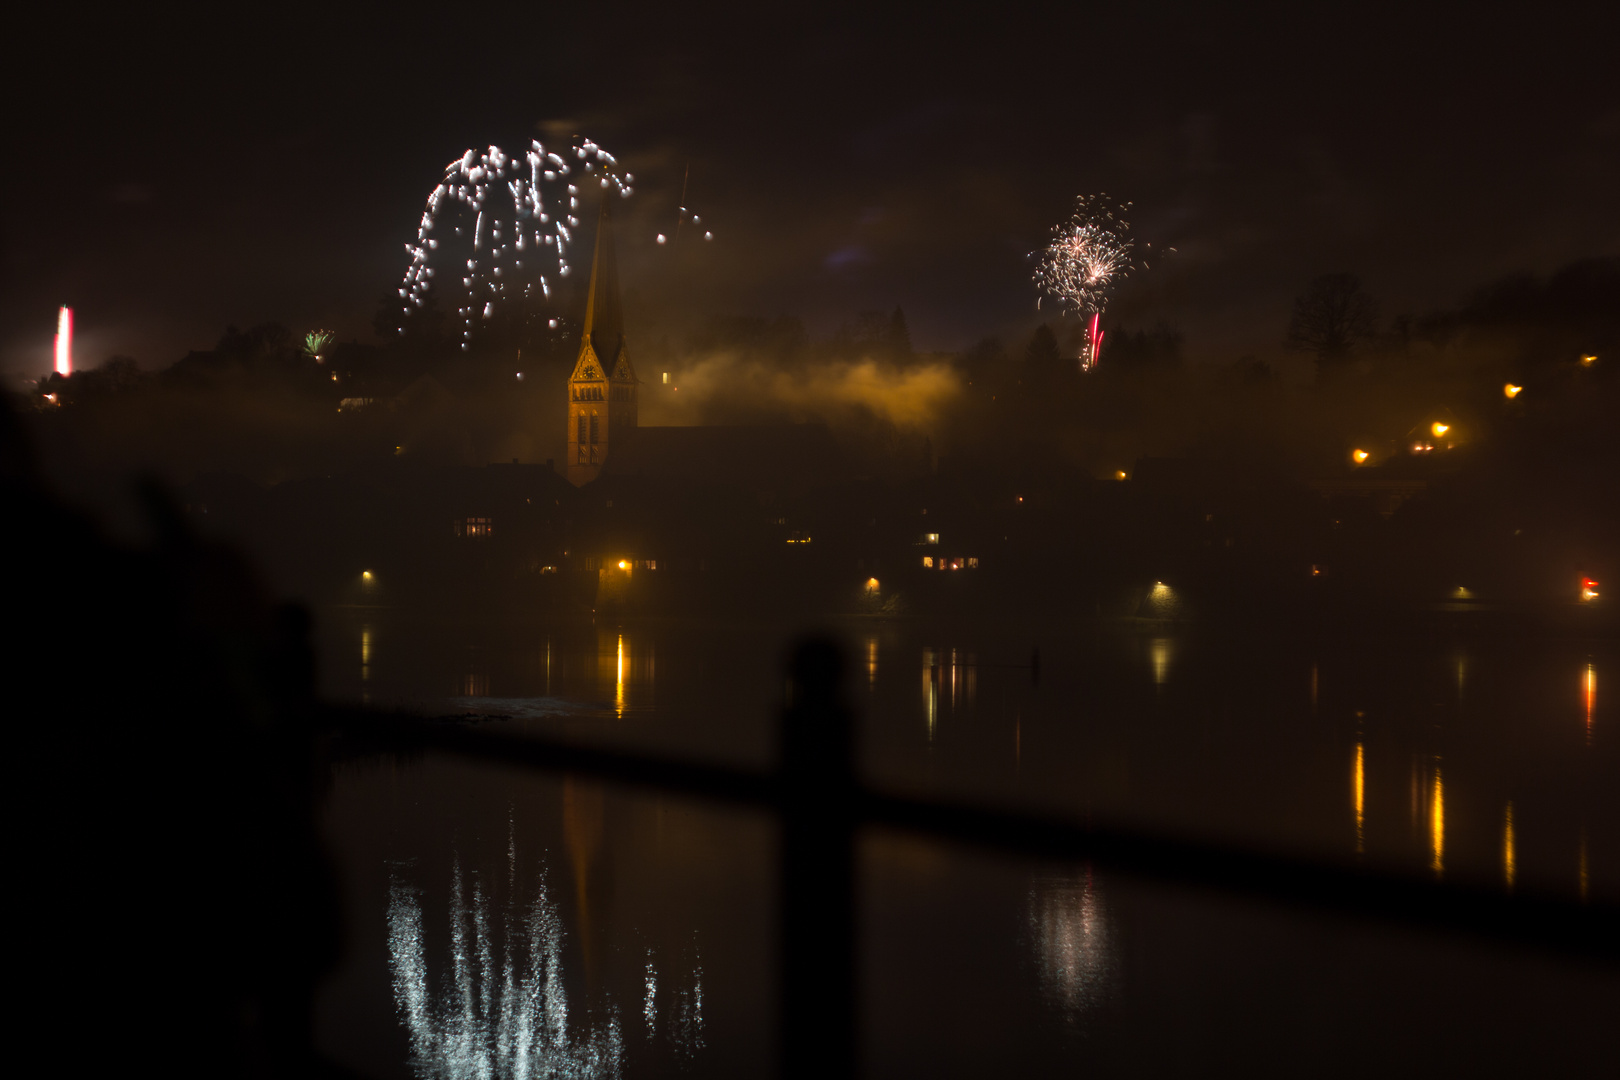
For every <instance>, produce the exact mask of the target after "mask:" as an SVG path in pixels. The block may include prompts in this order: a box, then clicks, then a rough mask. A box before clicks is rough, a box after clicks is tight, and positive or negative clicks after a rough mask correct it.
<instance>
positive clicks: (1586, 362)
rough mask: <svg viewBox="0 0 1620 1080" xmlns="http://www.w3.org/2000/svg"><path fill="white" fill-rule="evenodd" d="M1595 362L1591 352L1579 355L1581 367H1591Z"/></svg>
mask: <svg viewBox="0 0 1620 1080" xmlns="http://www.w3.org/2000/svg"><path fill="white" fill-rule="evenodd" d="M1595 363H1597V357H1596V356H1593V355H1592V354H1591V353H1587V354H1586V355H1585V356H1583V357H1581V367H1591V366H1592V365H1593V364H1595Z"/></svg>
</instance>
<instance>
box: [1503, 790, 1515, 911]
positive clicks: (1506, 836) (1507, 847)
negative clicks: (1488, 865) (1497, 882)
mask: <svg viewBox="0 0 1620 1080" xmlns="http://www.w3.org/2000/svg"><path fill="white" fill-rule="evenodd" d="M1517 870H1518V853H1517V852H1516V851H1515V850H1514V846H1513V804H1512V803H1511V802H1510V803H1508V804H1507V810H1506V812H1505V813H1503V815H1502V881H1503V883H1504V884H1506V885H1507V887H1508V889H1509V890H1511V889H1512V888H1513V877H1514V874H1515V873H1516V872H1517Z"/></svg>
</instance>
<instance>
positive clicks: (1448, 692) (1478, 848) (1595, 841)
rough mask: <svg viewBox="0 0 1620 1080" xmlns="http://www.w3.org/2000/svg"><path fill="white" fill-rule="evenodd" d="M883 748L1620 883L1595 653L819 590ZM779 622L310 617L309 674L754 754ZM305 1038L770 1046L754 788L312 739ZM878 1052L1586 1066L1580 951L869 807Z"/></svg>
mask: <svg viewBox="0 0 1620 1080" xmlns="http://www.w3.org/2000/svg"><path fill="white" fill-rule="evenodd" d="M826 629H829V630H830V631H831V632H832V633H834V634H835V635H836V636H837V637H838V638H839V639H840V640H841V641H843V642H844V644H845V648H846V652H847V656H848V660H849V672H848V679H847V686H846V689H847V694H848V697H849V700H850V702H851V704H852V705H854V707H855V708H856V711H857V713H858V715H859V717H860V728H859V731H860V763H861V769H862V771H863V773H864V775H865V777H866V779H867V780H868V782H870V783H871V784H873V785H875V786H877V787H880V788H883V789H886V790H893V791H899V792H915V793H935V794H949V795H951V796H954V797H959V798H963V799H967V800H972V801H980V802H984V803H987V804H994V805H1017V806H1026V807H1037V808H1043V809H1047V810H1050V811H1053V812H1055V813H1061V814H1064V815H1067V816H1073V817H1076V818H1085V817H1090V818H1092V819H1094V820H1099V821H1107V822H1115V823H1124V824H1129V825H1132V826H1136V827H1142V828H1150V829H1153V830H1157V831H1161V832H1165V833H1168V834H1172V835H1176V836H1186V837H1193V838H1199V839H1206V840H1213V841H1216V842H1220V843H1224V844H1231V845H1234V846H1238V847H1242V848H1250V849H1261V850H1267V851H1273V852H1278V853H1284V854H1291V855H1301V856H1305V857H1309V858H1314V859H1319V860H1324V861H1330V862H1338V863H1343V864H1365V865H1369V866H1373V867H1379V868H1384V869H1389V870H1392V871H1396V872H1401V873H1407V874H1411V875H1419V876H1438V877H1441V878H1444V879H1447V880H1468V881H1476V882H1485V883H1490V885H1491V887H1493V888H1501V889H1504V890H1510V891H1513V892H1518V893H1531V892H1533V893H1552V894H1556V895H1561V896H1566V897H1569V898H1577V899H1578V898H1583V897H1584V898H1586V899H1587V900H1588V901H1589V902H1591V901H1605V902H1613V901H1615V900H1616V899H1620V785H1617V784H1616V780H1617V778H1620V755H1617V751H1616V745H1617V742H1616V740H1615V738H1614V731H1613V728H1614V723H1615V720H1616V713H1615V710H1614V709H1613V706H1612V699H1613V694H1614V691H1612V690H1609V689H1607V688H1610V687H1615V686H1616V685H1617V680H1620V647H1617V646H1616V644H1615V643H1614V642H1611V641H1595V640H1587V639H1583V638H1580V637H1575V636H1570V637H1557V636H1550V635H1541V636H1536V637H1525V636H1514V635H1510V634H1498V635H1492V634H1485V633H1464V632H1462V631H1460V630H1456V629H1451V630H1445V631H1439V630H1431V631H1427V632H1419V631H1417V630H1412V631H1408V632H1405V633H1394V632H1383V633H1378V634H1374V633H1371V632H1359V633H1356V634H1351V633H1345V634H1341V635H1336V636H1323V635H1320V634H1317V635H1291V634H1289V633H1286V632H1281V631H1271V632H1267V633H1258V632H1247V633H1230V632H1223V631H1222V630H1220V629H1219V628H1216V627H1210V626H1201V625H1195V626H1191V627H1182V628H1167V627H1159V628H1157V629H1155V628H1152V627H1150V626H1148V625H1146V624H1140V625H1099V624H1095V623H1084V624H1071V625H1062V624H1039V625H1031V624H1021V623H1004V624H984V623H977V624H964V625H951V624H950V623H948V622H910V621H870V622H868V621H858V620H847V621H843V622H838V623H832V624H828V625H827V626H826ZM799 630H800V628H798V627H789V626H781V625H772V624H769V623H759V624H735V623H732V624H725V623H706V622H696V621H693V622H682V621H626V622H623V623H618V622H597V623H592V622H589V621H586V620H573V621H558V622H554V623H546V624H539V623H536V624H527V625H505V624H503V625H499V626H497V625H487V624H480V623H478V622H476V621H475V620H460V621H450V622H446V621H439V620H431V619H428V618H426V617H422V616H412V615H410V614H409V613H406V612H401V611H397V610H387V609H368V608H342V609H331V610H328V611H325V612H323V613H322V615H321V618H320V620H319V634H320V651H321V657H322V683H323V691H324V693H325V695H326V696H327V697H328V698H329V699H332V700H337V701H349V702H356V703H367V704H369V705H372V706H375V707H383V708H392V707H401V708H406V709H410V710H412V711H417V712H422V713H426V714H429V715H434V716H464V717H467V718H469V719H468V721H467V722H469V723H477V724H487V725H500V726H501V727H502V728H503V729H506V730H513V731H519V732H522V731H532V732H536V733H544V734H546V735H549V736H555V737H558V738H562V739H566V740H572V741H578V742H586V743H592V744H600V745H619V746H629V747H635V748H638V749H642V750H648V751H656V752H658V753H662V754H668V755H670V756H678V757H682V758H691V759H697V760H705V761H714V762H722V763H726V764H731V765H737V766H741V767H748V768H756V769H760V770H764V769H766V768H769V767H770V766H771V763H772V762H773V761H774V746H775V725H776V723H777V718H778V712H779V709H780V704H781V700H782V686H783V674H782V670H783V658H784V656H785V654H786V651H787V649H788V647H789V643H790V642H791V641H792V640H794V638H795V637H796V636H797V633H798V631H799ZM323 820H324V825H325V829H326V835H327V838H328V843H329V845H330V848H331V851H332V854H333V856H334V858H335V860H336V862H337V864H338V865H339V867H340V870H341V875H342V881H343V886H344V904H345V910H346V926H347V939H346V946H347V948H346V953H345V957H344V960H343V963H342V966H341V967H340V969H339V970H338V971H337V972H336V973H335V975H334V976H333V978H332V979H331V980H330V982H329V983H328V985H327V986H326V987H325V988H324V989H323V992H322V996H321V999H320V1010H319V1021H318V1022H319V1028H318V1038H319V1041H320V1044H321V1046H322V1048H323V1049H324V1050H325V1052H326V1053H327V1054H329V1055H330V1056H332V1057H333V1058H336V1059H338V1060H340V1061H343V1062H345V1063H347V1064H349V1065H351V1066H352V1067H354V1068H356V1069H358V1070H360V1071H362V1072H364V1073H366V1074H368V1075H374V1076H379V1077H384V1076H434V1077H474V1076H542V1075H546V1076H581V1077H583V1076H617V1075H633V1076H659V1075H666V1074H668V1075H728V1076H729V1075H739V1074H752V1075H757V1074H762V1073H769V1072H770V1071H772V1069H773V1068H774V1056H773V1055H774V1050H773V1047H774V1038H775V1008H776V1005H775V995H776V990H775V986H776V983H775V978H776V977H775V970H776V959H775V948H776V946H775V912H776V899H775V891H776V887H777V886H776V877H775V862H774V859H775V854H774V852H775V836H776V832H775V825H774V822H773V821H772V820H771V819H770V818H769V817H767V816H765V815H758V814H751V813H744V812H739V811H736V810H734V809H730V808H723V807H719V806H716V805H710V804H705V803H701V802H695V801H690V800H685V799H678V798H673V797H669V796H664V795H660V794H658V793H652V792H646V791H640V790H633V789H626V788H620V787H616V786H613V785H605V784H601V783H597V782H593V781H587V780H582V779H578V778H567V777H553V776H546V775H536V774H533V773H530V772H526V771H523V770H520V769H516V768H502V767H498V766H490V765H479V764H471V763H468V762H466V761H464V760H451V759H449V758H442V757H438V756H435V755H431V754H430V755H427V756H424V757H422V758H419V759H412V760H404V761H402V760H395V759H391V758H379V759H372V760H365V761H359V762H349V763H346V764H343V765H341V766H339V767H338V768H337V772H336V775H335V776H334V778H333V784H332V787H331V791H330V794H329V796H328V798H327V800H326V803H325V806H324V808H323ZM858 875H859V893H858V911H859V919H860V941H861V953H860V964H861V967H860V979H861V981H860V986H861V994H862V1012H861V1032H862V1035H861V1037H862V1060H863V1062H864V1064H865V1067H866V1069H867V1071H868V1072H869V1073H870V1074H871V1075H939V1076H946V1075H948V1076H980V1075H985V1074H987V1073H991V1072H997V1073H1013V1072H1017V1073H1026V1074H1027V1073H1037V1074H1057V1073H1060V1072H1063V1073H1068V1072H1075V1071H1080V1070H1085V1069H1099V1068H1100V1069H1102V1070H1103V1071H1105V1072H1110V1071H1113V1072H1132V1073H1142V1072H1149V1073H1176V1074H1187V1073H1194V1074H1197V1073H1205V1072H1209V1073H1213V1072H1217V1071H1224V1070H1225V1068H1226V1067H1229V1066H1230V1065H1231V1064H1232V1063H1234V1062H1239V1063H1244V1064H1245V1066H1246V1067H1248V1068H1250V1069H1251V1070H1261V1071H1279V1072H1280V1071H1293V1070H1296V1069H1302V1068H1308V1069H1309V1071H1311V1072H1313V1073H1318V1074H1321V1073H1326V1074H1335V1075H1337V1074H1340V1073H1343V1074H1349V1073H1353V1072H1364V1071H1366V1070H1367V1069H1369V1068H1384V1069H1386V1070H1387V1068H1388V1063H1390V1062H1391V1061H1399V1062H1400V1063H1401V1071H1419V1070H1425V1071H1427V1070H1430V1069H1436V1070H1445V1071H1448V1072H1456V1071H1462V1070H1467V1071H1470V1072H1481V1073H1495V1072H1513V1071H1529V1070H1531V1069H1534V1070H1535V1071H1537V1072H1542V1073H1547V1072H1558V1071H1560V1070H1562V1071H1564V1072H1566V1073H1569V1074H1572V1075H1578V1074H1583V1073H1587V1072H1591V1073H1596V1074H1612V1073H1613V1071H1614V1069H1615V1067H1616V1066H1617V1065H1620V1051H1617V1050H1616V1049H1615V1047H1614V1045H1613V1043H1612V1040H1611V1039H1610V1038H1609V1035H1608V1030H1607V1029H1608V1025H1609V1023H1610V1022H1611V1020H1612V1017H1613V1016H1615V1015H1620V979H1617V978H1616V976H1615V975H1614V973H1613V972H1612V971H1608V970H1604V969H1601V968H1595V967H1594V968H1586V967H1583V966H1581V965H1580V964H1579V963H1576V962H1573V961H1571V960H1569V959H1567V958H1556V957H1549V956H1545V955H1542V954H1540V953H1537V952H1534V951H1531V950H1528V949H1521V948H1517V947H1509V946H1506V945H1497V944H1491V943H1482V942H1479V941H1476V940H1473V939H1468V938H1462V937H1456V938H1453V937H1449V936H1446V935H1443V934H1431V933H1424V932H1419V931H1416V930H1412V929H1408V928H1403V927H1391V926H1389V925H1387V924H1381V923H1364V922H1359V921H1356V920H1352V919H1345V918H1341V917H1337V916H1329V915H1324V914H1320V913H1313V912H1306V911H1298V910H1293V909H1288V908H1283V907H1277V906H1271V905H1267V904H1265V903H1263V902H1259V901H1255V900H1251V899H1239V898H1233V897H1231V896H1229V895H1225V894H1220V893H1203V892H1198V891H1192V890H1186V889H1173V888H1168V887H1166V886H1163V885H1154V884H1149V883H1145V882H1142V881H1137V880H1133V879H1130V878H1127V877H1122V876H1119V875H1110V874H1107V873H1102V872H1097V871H1094V870H1093V869H1091V868H1088V867H1086V866H1082V865H1049V864H1042V863H1038V862H1035V861H1030V860H1025V859H1021V858H1014V857H1010V856H1009V857H999V856H991V855H987V854H985V853H983V852H979V851H967V850H959V849H955V848H952V847H949V846H945V845H940V844H935V843H932V842H925V841H923V840H920V839H917V838H915V837H911V836H906V835H902V834H896V833H889V832H884V831H876V830H874V831H869V832H868V833H865V834H863V835H862V837H861V840H860V848H859V866H858Z"/></svg>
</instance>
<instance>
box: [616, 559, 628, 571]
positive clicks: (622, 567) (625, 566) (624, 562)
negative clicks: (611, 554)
mask: <svg viewBox="0 0 1620 1080" xmlns="http://www.w3.org/2000/svg"><path fill="white" fill-rule="evenodd" d="M619 569H620V570H628V569H630V560H629V559H620V560H619Z"/></svg>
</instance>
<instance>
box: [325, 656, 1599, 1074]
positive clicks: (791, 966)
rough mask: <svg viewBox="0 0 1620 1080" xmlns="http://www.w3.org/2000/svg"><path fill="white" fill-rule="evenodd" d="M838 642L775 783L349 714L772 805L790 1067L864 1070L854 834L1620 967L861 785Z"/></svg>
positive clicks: (796, 681)
mask: <svg viewBox="0 0 1620 1080" xmlns="http://www.w3.org/2000/svg"><path fill="white" fill-rule="evenodd" d="M841 675H842V662H841V658H840V654H839V651H838V648H837V646H835V645H834V644H832V643H831V642H828V641H820V640H813V641H809V642H806V643H804V644H803V645H801V646H800V647H799V648H798V650H797V651H796V652H795V653H794V655H793V658H792V661H791V664H790V671H789V677H788V688H789V689H788V698H789V700H788V702H787V705H786V708H785V710H784V714H783V724H782V761H781V766H780V768H779V771H778V772H776V773H775V774H768V775H762V774H759V773H753V772H747V771H743V770H738V769H731V768H725V767H719V766H712V765H701V764H695V763H685V762H678V761H672V760H669V759H667V758H661V757H652V756H647V755H643V754H636V753H629V752H625V751H619V750H603V749H589V748H585V747H580V746H571V745H568V744H565V743H559V742H553V741H549V740H547V739H543V738H536V737H533V736H530V735H512V734H506V733H502V732H499V731H491V730H487V729H471V728H467V727H463V726H458V725H449V724H442V723H431V722H424V721H420V720H416V719H414V718H410V717H402V716H385V715H378V714H368V713H346V714H343V715H342V716H341V717H340V718H339V726H340V727H341V729H342V730H343V731H344V733H345V734H346V735H348V736H352V737H357V738H359V739H361V740H362V741H365V742H368V743H370V744H371V745H373V746H374V747H375V748H376V749H378V750H392V751H406V752H410V751H434V752H439V753H445V754H451V755H456V756H461V757H466V758H472V759H475V760H479V761H486V762H487V761H498V762H501V763H502V764H507V765H519V766H524V767H528V768H532V769H536V770H542V771H546V772H557V773H572V774H578V775H589V776H594V777H597V778H599V779H601V780H605V781H610V782H613V783H617V784H628V785H633V786H640V787H651V788H657V789H660V790H662V791H667V792H673V793H676V794H679V795H684V796H688V797H691V798H695V799H703V800H711V801H718V802H723V803H730V804H732V805H735V806H740V807H747V808H751V809H765V810H769V811H771V812H772V813H774V814H775V815H776V816H777V817H778V818H779V819H780V821H781V830H782V831H781V836H782V841H781V851H780V867H779V870H780V884H781V905H782V913H781V942H780V948H781V963H782V984H783V985H782V987H781V994H780V1007H781V1032H780V1053H781V1071H782V1075H783V1076H785V1077H830V1076H848V1075H852V1074H853V1073H854V1072H855V1067H856V1014H857V1003H856V999H855V979H856V975H855V970H856V969H855V894H854V858H855V853H854V840H855V832H856V830H857V829H858V828H861V827H864V826H872V825H877V826H884V827H889V828H896V829H903V830H908V831H911V832H916V833H920V834H923V835H926V836H929V837H932V838H934V839H936V840H940V841H945V842H952V843H960V844H971V845H976V846H980V847H985V848H990V849H993V850H996V851H1000V852H1011V853H1017V854H1022V855H1029V856H1036V857H1042V858H1052V859H1064V860H1074V861H1081V862H1086V863H1090V864H1093V865H1095V866H1098V867H1103V868H1107V869H1110V870H1114V871H1119V872H1122V873H1126V874H1130V875H1133V876H1136V877H1140V878H1143V879H1147V880H1152V881H1157V882H1160V883H1164V884H1173V885H1187V886H1195V887H1199V888H1205V889H1215V890H1223V891H1227V892H1233V893H1240V894H1246V895H1248V896H1251V897H1254V898H1257V899H1262V900H1268V901H1272V902H1278V903H1283V904H1291V905H1295V906H1300V907H1305V908H1310V909H1314V910H1318V911H1323V912H1337V913H1342V914H1347V915H1353V916H1360V917H1369V918H1377V919H1386V920H1395V921H1400V922H1404V923H1409V924H1417V925H1419V926H1423V927H1427V928H1430V929H1433V930H1443V931H1456V932H1464V933H1468V934H1472V935H1475V936H1478V937H1481V938H1484V939H1489V940H1494V941H1504V942H1518V943H1522V944H1526V945H1531V946H1537V947H1541V948H1544V949H1550V950H1552V951H1555V952H1558V953H1562V954H1565V955H1566V956H1571V957H1577V958H1581V959H1584V960H1588V961H1592V962H1595V963H1599V964H1602V965H1615V964H1616V963H1620V906H1617V905H1615V904H1613V903H1611V902H1594V903H1578V902H1576V901H1573V900H1562V899H1555V898H1551V897H1538V896H1534V895H1519V896H1513V897H1509V896H1507V895H1504V894H1503V893H1502V892H1500V891H1497V890H1492V889H1488V888H1486V887H1483V886H1479V885H1470V884H1458V883H1442V882H1438V881H1429V880H1423V879H1418V878H1412V877H1404V876H1398V875H1393V874H1389V873H1378V872H1372V871H1366V870H1358V869H1352V868H1347V867H1342V866H1335V865H1332V864H1329V863H1320V862H1311V861H1305V860H1298V859H1291V858H1287V857H1284V856H1279V855H1270V854H1263V853H1260V852H1256V851H1245V850H1241V849H1238V848H1233V847H1226V846H1221V845H1217V844H1212V843H1204V842H1195V841H1187V840H1178V839H1175V838H1173V837H1167V836H1164V835H1160V834H1155V833H1151V832H1138V831H1133V830H1130V829H1122V828H1116V827H1108V826H1100V825H1094V824H1077V823H1075V822H1072V821H1065V820H1061V819H1058V818H1054V817H1051V816H1047V815H1042V814H1038V813H1031V812H1027V811H1019V810H1005V809H1002V810H998V809H990V808H986V807H981V806H971V805H967V804H964V803H959V802H952V801H948V800H944V799H931V798H916V797H909V796H898V795H892V794H885V793H883V792H879V791H874V790H871V789H869V788H867V787H865V786H864V785H862V784H860V783H859V782H858V781H857V779H856V777H855V770H854V753H853V746H854V727H853V722H852V715H851V712H850V710H849V708H848V707H847V706H846V705H845V704H844V702H843V700H842V698H841V696H840V694H839V685H840V681H841Z"/></svg>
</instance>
